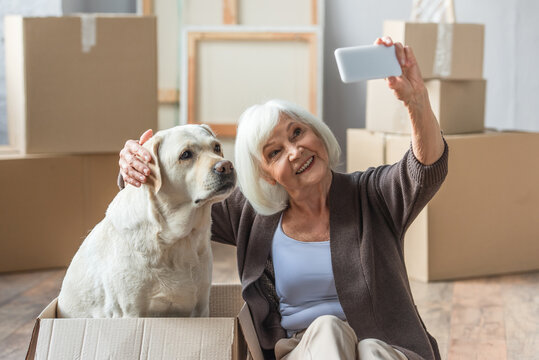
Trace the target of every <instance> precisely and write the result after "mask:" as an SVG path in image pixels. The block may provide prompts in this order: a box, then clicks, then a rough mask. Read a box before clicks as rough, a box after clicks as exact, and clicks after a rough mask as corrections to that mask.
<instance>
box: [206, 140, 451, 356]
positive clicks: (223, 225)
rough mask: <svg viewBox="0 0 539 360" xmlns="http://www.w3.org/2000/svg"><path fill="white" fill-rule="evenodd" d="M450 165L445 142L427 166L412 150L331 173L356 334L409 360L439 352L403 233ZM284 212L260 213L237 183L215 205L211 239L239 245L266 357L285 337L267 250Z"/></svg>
mask: <svg viewBox="0 0 539 360" xmlns="http://www.w3.org/2000/svg"><path fill="white" fill-rule="evenodd" d="M447 163H448V148H447V144H445V149H444V153H443V155H442V156H441V157H440V159H439V160H438V161H437V162H436V163H434V164H432V165H429V166H425V165H422V164H421V163H420V162H419V161H418V160H417V159H416V158H415V156H414V155H413V152H412V151H411V150H409V151H408V152H407V153H406V154H405V156H404V158H403V159H402V160H401V161H400V162H398V163H396V164H394V165H391V166H388V165H386V166H380V167H377V168H369V169H368V170H366V171H365V172H356V173H352V174H340V173H333V179H332V183H331V188H330V191H329V210H330V250H331V260H332V267H333V275H334V277H335V286H336V289H337V295H338V297H339V301H340V303H341V305H342V308H343V310H344V313H345V315H346V319H347V320H348V323H349V324H350V326H352V328H353V329H354V331H355V333H356V334H357V337H358V339H360V340H361V339H365V338H376V339H380V340H383V341H385V342H386V343H388V344H390V345H392V346H394V347H396V348H398V349H399V350H401V351H402V352H403V353H404V354H405V355H406V356H407V357H408V359H410V360H414V359H440V354H439V351H438V346H437V343H436V340H435V339H434V338H433V337H432V336H431V335H430V334H429V333H428V332H427V330H426V328H425V325H424V324H423V322H422V320H421V318H420V316H419V314H418V312H417V308H416V306H415V304H414V300H413V298H412V293H411V291H410V287H409V283H408V277H407V274H406V268H405V265H404V254H403V240H404V233H405V231H406V229H407V228H408V226H409V225H410V223H411V222H412V221H413V220H414V218H415V217H416V216H417V215H418V213H419V212H420V211H421V209H423V207H424V206H425V205H426V204H427V203H428V201H429V200H430V199H431V198H432V197H433V196H434V194H435V193H436V191H437V190H438V188H439V187H440V185H441V184H442V182H443V180H444V179H445V176H446V174H447ZM280 215H281V214H280V213H277V214H274V215H271V216H261V215H258V214H257V213H256V212H255V210H254V209H253V207H252V206H251V205H250V204H249V202H248V201H247V200H246V199H245V197H244V196H243V195H242V193H241V192H240V191H239V190H238V189H236V191H235V192H234V193H233V194H232V195H231V196H230V197H229V198H228V199H226V200H224V201H222V202H220V203H217V204H214V205H213V208H212V221H213V224H212V240H215V241H218V242H221V243H226V244H231V245H235V246H236V247H237V261H238V271H239V275H240V279H241V283H242V288H243V292H242V294H243V298H244V299H245V301H246V302H247V304H248V305H249V309H250V311H251V315H252V318H253V322H254V325H255V329H256V332H257V335H258V339H259V342H260V345H261V347H262V348H263V350H264V353H265V355H266V357H267V358H271V357H272V356H273V348H274V346H275V343H276V342H277V340H279V339H280V338H283V337H285V336H286V333H285V330H284V329H283V328H282V327H281V325H280V321H281V317H280V314H279V309H278V300H277V295H276V292H275V280H274V275H273V264H272V261H271V253H270V249H271V242H272V239H273V234H274V232H275V229H276V227H277V224H278V222H279V217H280Z"/></svg>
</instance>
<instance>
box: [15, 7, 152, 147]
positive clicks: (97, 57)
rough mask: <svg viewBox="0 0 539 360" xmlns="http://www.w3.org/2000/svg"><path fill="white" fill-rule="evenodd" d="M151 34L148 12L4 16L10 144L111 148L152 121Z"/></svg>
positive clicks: (148, 126)
mask: <svg viewBox="0 0 539 360" xmlns="http://www.w3.org/2000/svg"><path fill="white" fill-rule="evenodd" d="M156 42H157V41H156V20H155V17H139V16H130V15H114V16H108V15H84V16H82V17H79V16H65V17H35V18H34V17H21V16H8V17H6V19H5V46H6V90H7V119H8V136H9V143H10V145H11V146H12V147H15V148H17V149H19V150H20V151H21V152H22V153H27V154H35V153H97V152H117V151H118V150H119V149H121V148H122V146H123V144H124V143H125V141H126V140H127V139H132V138H137V137H138V136H139V135H140V134H141V133H142V132H143V131H144V130H146V129H148V128H154V129H156V127H157V59H156V58H157V55H156V54H157V50H156V47H157V45H156Z"/></svg>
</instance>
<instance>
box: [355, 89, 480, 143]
mask: <svg viewBox="0 0 539 360" xmlns="http://www.w3.org/2000/svg"><path fill="white" fill-rule="evenodd" d="M425 86H426V88H427V90H428V92H429V99H430V102H431V107H432V110H433V112H434V115H435V116H436V119H437V120H438V122H439V124H440V127H441V128H442V130H443V131H444V133H445V134H446V135H451V134H463V133H474V132H481V131H483V128H484V122H485V121H484V120H485V93H486V81H485V80H469V81H453V80H428V81H425ZM365 123H366V124H365V125H366V126H365V127H366V128H367V129H368V130H371V131H381V132H388V133H398V134H410V132H411V125H410V117H409V115H408V110H407V109H406V107H405V106H404V104H403V102H402V101H400V100H398V99H397V98H396V97H395V95H394V94H393V90H391V89H389V87H388V86H387V84H386V81H385V80H371V81H369V82H368V84H367V111H366V119H365Z"/></svg>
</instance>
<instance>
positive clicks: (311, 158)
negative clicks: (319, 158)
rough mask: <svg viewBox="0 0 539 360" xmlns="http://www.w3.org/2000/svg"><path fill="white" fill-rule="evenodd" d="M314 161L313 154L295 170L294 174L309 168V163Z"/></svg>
mask: <svg viewBox="0 0 539 360" xmlns="http://www.w3.org/2000/svg"><path fill="white" fill-rule="evenodd" d="M313 163H314V156H311V157H310V158H309V159H307V161H305V163H304V164H303V165H302V166H301V167H300V168H299V170H298V171H296V175H299V174H301V173H303V172H305V171H307V170H309V169H310V168H311V165H312V164H313Z"/></svg>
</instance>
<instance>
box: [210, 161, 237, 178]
mask: <svg viewBox="0 0 539 360" xmlns="http://www.w3.org/2000/svg"><path fill="white" fill-rule="evenodd" d="M232 170H234V166H233V165H232V163H231V162H230V161H228V160H223V161H219V162H218V163H217V164H215V166H214V167H213V171H215V172H216V173H218V174H221V175H225V174H230V173H231V172H232Z"/></svg>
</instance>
